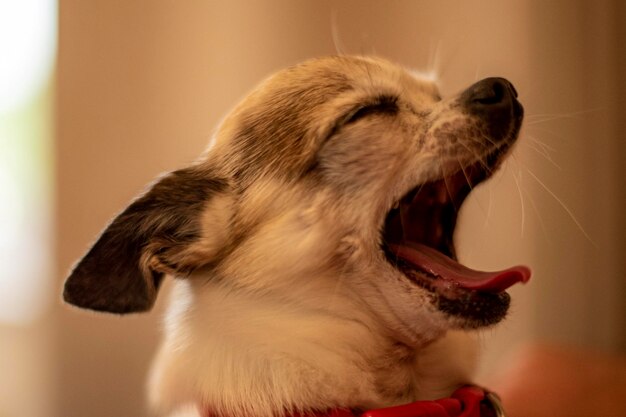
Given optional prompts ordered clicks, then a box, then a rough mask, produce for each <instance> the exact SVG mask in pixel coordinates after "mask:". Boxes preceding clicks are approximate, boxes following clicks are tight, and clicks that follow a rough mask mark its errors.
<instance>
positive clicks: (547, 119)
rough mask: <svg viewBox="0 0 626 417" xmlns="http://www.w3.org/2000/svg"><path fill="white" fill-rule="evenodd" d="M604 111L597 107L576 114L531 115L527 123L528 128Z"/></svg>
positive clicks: (528, 116) (527, 117)
mask: <svg viewBox="0 0 626 417" xmlns="http://www.w3.org/2000/svg"><path fill="white" fill-rule="evenodd" d="M602 109H603V108H602V107H597V108H593V109H587V110H580V111H575V112H570V113H545V114H531V115H527V116H526V119H527V120H528V121H527V122H526V126H532V125H534V124H539V123H546V122H551V121H553V120H562V119H573V118H576V117H577V116H581V115H584V114H588V113H594V112H597V111H600V110H602ZM535 119H536V120H535Z"/></svg>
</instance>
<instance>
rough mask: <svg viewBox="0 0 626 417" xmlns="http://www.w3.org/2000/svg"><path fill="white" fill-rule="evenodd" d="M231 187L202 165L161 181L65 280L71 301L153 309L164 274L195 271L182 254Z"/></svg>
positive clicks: (117, 309) (109, 308)
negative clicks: (205, 212) (211, 206)
mask: <svg viewBox="0 0 626 417" xmlns="http://www.w3.org/2000/svg"><path fill="white" fill-rule="evenodd" d="M226 187H227V185H226V182H225V181H224V180H221V179H218V178H216V177H215V176H214V175H212V174H211V172H210V171H208V170H206V169H201V168H198V167H194V168H186V169H182V170H179V171H175V172H172V173H170V174H168V175H166V176H165V177H163V178H162V179H160V180H159V181H158V182H157V183H156V184H155V185H153V186H152V187H151V188H150V189H149V190H148V192H147V193H145V194H144V195H143V196H141V197H139V198H138V199H137V200H136V201H134V202H133V203H132V204H131V205H130V206H128V207H127V208H126V210H124V211H123V212H122V213H121V214H120V215H118V216H117V217H116V218H115V219H114V220H113V222H111V224H110V225H109V226H108V227H107V228H106V229H105V230H104V232H103V233H102V235H101V236H100V237H99V239H98V240H97V241H96V243H95V244H94V245H93V247H92V248H91V249H90V250H89V251H88V252H87V254H86V255H85V256H84V257H83V258H82V259H81V260H80V262H78V264H77V265H76V267H75V268H74V270H73V271H72V273H71V274H70V276H69V277H68V278H67V281H66V282H65V289H64V293H63V298H64V299H65V301H67V302H68V303H71V304H73V305H75V306H78V307H82V308H88V309H92V310H98V311H105V312H111V313H119V314H124V313H133V312H140V311H146V310H149V309H150V308H151V307H152V305H153V304H154V301H155V299H156V294H157V291H158V288H159V285H160V283H161V280H162V278H163V275H164V273H166V272H168V273H177V272H179V273H182V274H184V273H188V272H190V270H192V269H193V265H189V263H187V264H185V262H184V256H180V255H181V254H184V252H185V249H186V248H189V247H190V245H192V244H193V243H194V242H197V241H198V240H199V239H200V238H201V237H202V225H201V217H202V213H203V210H204V208H205V207H206V206H207V204H209V202H210V201H211V200H212V199H213V198H214V197H215V196H216V195H217V194H219V193H221V192H223V191H224V190H225V189H226ZM179 261H181V262H179ZM208 262H210V260H207V263H208Z"/></svg>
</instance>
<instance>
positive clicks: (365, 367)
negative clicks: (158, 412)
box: [150, 280, 467, 417]
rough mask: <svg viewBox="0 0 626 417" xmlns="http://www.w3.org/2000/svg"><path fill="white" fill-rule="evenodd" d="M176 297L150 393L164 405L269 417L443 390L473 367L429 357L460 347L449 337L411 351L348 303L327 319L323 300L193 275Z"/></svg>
mask: <svg viewBox="0 0 626 417" xmlns="http://www.w3.org/2000/svg"><path fill="white" fill-rule="evenodd" d="M192 286H193V287H194V288H193V289H192V288H191V287H192ZM303 291H306V289H303ZM174 293H175V294H173V295H174V297H173V299H174V300H176V303H175V304H173V305H172V306H171V308H170V311H169V313H168V317H167V320H166V338H165V341H164V344H163V346H162V348H161V351H160V353H159V355H158V356H157V359H156V363H155V366H154V367H153V375H152V378H151V390H150V391H151V397H152V399H153V400H158V406H159V407H160V408H163V409H165V410H169V409H172V408H173V407H176V406H178V405H179V404H185V403H187V404H190V403H193V404H201V407H202V408H203V409H211V410H214V412H215V413H217V414H219V415H227V416H229V417H238V416H242V417H243V416H255V417H270V416H276V415H279V414H280V413H281V410H315V409H327V408H328V407H329V406H330V407H354V408H361V409H363V408H366V409H374V408H380V407H386V406H391V405H397V404H403V403H406V402H410V401H415V400H419V399H433V398H438V397H441V396H447V395H449V394H450V393H451V392H452V391H453V390H454V389H455V388H457V387H458V386H459V384H463V383H464V382H466V381H467V375H466V374H464V373H463V372H461V373H459V371H458V369H462V368H467V367H459V366H458V364H457V363H455V361H458V360H459V358H465V357H467V355H466V354H462V355H461V354H456V353H453V352H448V353H451V354H452V358H450V357H447V358H446V357H439V356H438V355H433V354H432V352H442V351H443V352H445V351H446V347H445V346H447V345H450V346H453V345H457V346H458V343H456V342H455V343H450V344H448V343H447V341H448V340H449V336H448V337H444V338H442V339H441V340H439V341H437V342H435V343H434V344H431V345H429V346H428V347H424V348H422V349H415V348H409V347H408V346H406V345H403V344H400V343H398V342H397V341H394V340H393V339H391V338H390V337H385V336H382V335H385V332H383V330H382V329H378V328H377V325H376V324H375V321H374V320H373V319H372V318H371V317H367V316H365V315H364V316H362V317H355V316H354V315H351V316H348V315H347V314H346V315H344V314H342V312H345V311H355V309H351V310H350V306H348V305H342V306H341V305H340V306H336V307H335V308H334V309H333V314H332V315H331V314H329V313H328V311H329V310H328V308H320V307H321V306H320V304H319V303H321V302H325V301H324V300H325V299H324V298H321V299H318V300H309V302H308V303H307V302H301V303H299V304H294V303H292V302H290V301H289V300H285V299H280V298H273V297H272V296H269V295H264V294H247V293H243V292H241V291H233V290H232V289H229V288H228V287H225V286H222V285H220V284H219V283H214V284H212V283H206V282H205V283H202V284H201V283H200V281H194V280H185V281H182V280H181V281H177V282H176V285H175V288H174ZM318 293H319V292H318ZM192 297H198V298H201V299H193V298H192ZM342 299H343V300H345V298H342ZM316 303H317V305H316ZM344 303H345V301H344ZM356 310H358V309H356ZM451 370H453V372H450V371H451Z"/></svg>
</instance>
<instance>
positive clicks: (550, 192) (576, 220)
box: [526, 167, 598, 248]
mask: <svg viewBox="0 0 626 417" xmlns="http://www.w3.org/2000/svg"><path fill="white" fill-rule="evenodd" d="M526 171H528V173H529V174H530V175H531V176H532V177H533V178H534V179H535V181H537V183H538V184H539V185H540V186H541V187H542V188H543V189H544V190H545V191H546V192H547V193H548V194H550V195H551V196H552V198H554V200H555V201H556V202H557V203H559V205H560V206H561V207H562V208H563V210H565V212H566V213H567V214H568V215H569V216H570V218H571V219H572V221H573V222H574V223H575V224H576V226H578V229H580V232H581V233H582V234H583V235H584V236H585V237H586V238H587V240H588V241H589V243H591V244H592V245H593V246H594V247H595V248H598V245H597V244H596V242H594V240H593V239H592V238H591V236H589V234H587V232H586V231H585V229H584V228H583V227H582V225H581V224H580V222H579V221H578V219H576V216H574V213H572V211H571V210H570V209H569V207H567V205H566V204H565V203H564V202H563V201H562V200H561V199H560V198H559V197H558V196H557V195H556V194H554V192H552V190H550V188H549V187H548V186H547V185H546V184H544V183H543V181H541V180H540V179H539V178H538V177H537V176H536V175H535V174H534V173H533V172H532V171H531V170H530V169H529V168H528V167H526Z"/></svg>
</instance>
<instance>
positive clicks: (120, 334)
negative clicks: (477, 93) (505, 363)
mask: <svg viewBox="0 0 626 417" xmlns="http://www.w3.org/2000/svg"><path fill="white" fill-rule="evenodd" d="M620 13H621V14H620ZM620 19H621V20H620ZM333 21H334V28H333V24H332V22H333ZM625 21H626V19H625V16H624V6H622V5H621V4H620V2H619V0H614V1H611V0H605V1H597V2H594V3H593V7H591V5H590V2H585V1H582V0H578V1H555V2H539V1H521V0H520V1H510V2H500V1H497V0H490V1H463V2H462V1H451V0H446V1H439V2H427V1H385V2H380V1H374V0H371V1H341V2H339V1H337V2H331V1H300V2H294V1H291V0H282V1H278V0H272V1H265V2H244V1H221V2H213V1H185V2H169V1H154V0H141V1H139V0H136V1H125V0H107V1H91V2H84V1H80V0H62V1H61V2H60V22H59V27H60V33H59V59H58V80H57V81H58V85H57V88H58V100H57V111H58V119H57V146H56V156H57V181H58V183H57V187H58V205H57V217H56V219H57V230H58V238H57V240H58V247H57V253H58V270H57V276H58V284H59V288H60V286H61V283H62V280H63V278H64V276H65V274H66V273H67V271H68V270H69V268H70V267H71V265H72V263H73V262H75V261H76V260H77V259H78V258H79V257H80V256H81V255H82V254H83V253H84V251H85V250H86V249H87V247H88V245H89V244H90V243H91V242H93V240H94V239H95V237H96V236H97V234H98V232H99V231H100V230H101V229H102V227H103V226H104V225H105V224H106V223H107V221H108V220H109V219H111V217H112V216H113V215H114V214H115V213H117V212H118V211H120V210H121V209H123V208H124V207H125V205H126V204H127V202H128V201H129V200H130V199H131V198H132V197H133V196H134V195H136V194H137V193H138V192H139V191H140V190H142V189H143V187H144V185H145V184H147V183H148V182H150V181H151V180H152V179H153V178H154V177H155V176H156V175H158V174H159V173H162V172H164V171H168V170H172V169H175V168H177V167H181V166H183V165H185V164H186V163H188V162H189V161H191V160H192V159H194V158H195V157H196V156H197V155H198V154H199V153H200V152H201V151H202V150H203V148H204V146H205V145H206V143H207V142H208V140H209V138H210V136H211V133H212V132H213V131H214V129H215V127H216V125H217V124H218V123H219V120H220V119H221V117H223V115H225V114H226V113H227V112H228V110H229V109H230V108H231V107H232V106H233V105H234V104H235V103H236V102H237V100H238V99H239V98H241V97H242V96H243V95H244V94H245V93H246V92H247V91H249V90H250V89H251V88H252V87H253V86H254V85H255V84H256V83H257V82H258V81H260V80H261V79H262V78H263V77H265V76H267V75H268V74H270V73H271V72H273V71H275V70H277V69H280V68H282V67H284V66H286V65H290V64H294V63H296V62H298V61H301V60H303V59H306V58H308V57H313V56H319V55H327V54H334V53H336V52H337V49H338V48H339V49H341V50H342V51H343V52H348V53H375V54H378V55H381V56H384V57H388V58H390V59H392V60H395V61H398V62H400V63H402V64H405V65H407V66H410V67H415V68H418V69H431V68H432V67H436V69H437V70H438V72H439V74H440V77H441V87H442V91H443V92H444V93H453V92H455V91H458V90H460V89H462V88H465V87H466V86H468V85H469V84H470V83H472V82H474V81H476V80H477V79H480V78H483V77H486V76H491V75H499V76H504V77H507V78H509V79H510V80H511V81H513V82H514V84H515V85H516V88H517V90H518V91H519V92H520V99H521V100H522V102H523V104H524V105H525V107H526V113H527V119H526V120H527V121H526V127H525V129H524V132H523V134H522V140H521V142H520V144H519V146H518V149H517V150H516V153H515V155H514V158H512V160H511V161H510V162H509V163H508V164H507V166H506V168H505V169H503V172H502V173H501V174H499V175H498V176H497V178H494V180H493V181H492V182H491V184H490V185H488V186H484V187H481V189H479V190H477V192H476V194H475V195H473V196H472V197H471V198H470V200H469V201H468V204H467V207H465V209H464V212H463V217H464V218H463V219H462V227H461V230H460V232H459V236H458V240H459V246H460V248H459V251H460V255H461V258H462V259H463V260H465V261H466V263H467V264H469V265H471V266H474V267H477V268H484V269H490V268H493V269H495V268H500V267H505V266H509V265H511V264H514V263H527V264H530V265H532V266H533V269H534V271H535V276H534V278H533V281H532V283H531V284H530V285H528V286H526V287H523V288H522V287H520V288H515V289H514V290H513V291H512V295H513V297H514V308H513V309H512V310H513V311H512V316H511V318H510V319H509V320H508V321H507V322H506V323H504V324H503V325H501V326H500V327H499V328H498V329H497V330H493V331H492V330H489V331H486V332H484V333H483V335H482V336H481V338H482V340H484V346H485V348H484V350H485V353H486V357H487V358H488V359H487V360H486V361H485V363H484V365H483V373H488V372H489V371H490V370H491V369H493V368H495V367H497V366H499V364H500V363H501V361H502V360H503V358H506V356H507V354H508V353H509V352H510V351H511V350H514V349H515V348H516V347H517V346H519V345H521V344H523V343H526V342H528V341H533V340H545V341H552V342H560V343H567V344H573V345H579V346H588V347H594V348H598V349H604V350H620V349H622V350H624V349H626V343H625V340H626V339H625V333H624V332H625V331H624V329H625V327H626V326H625V323H624V321H625V314H624V302H625V299H626V297H625V292H624V283H623V280H624V260H623V258H622V254H623V253H624V237H623V230H624V217H623V212H624V181H623V178H625V175H624V168H623V167H621V166H620V164H621V161H622V160H623V156H624V145H623V142H624V141H623V139H621V136H620V133H621V131H623V128H624V127H625V126H624V118H623V117H621V113H620V112H621V109H623V108H624V102H623V99H622V98H621V97H624V93H625V92H626V91H625V90H624V78H623V77H624V76H623V74H624V73H625V72H624V65H625V63H624V57H623V53H622V54H621V55H620V54H618V51H619V48H620V46H619V44H618V41H619V39H624V36H623V35H624V33H623V27H624V25H623V24H621V25H620V22H621V23H624V22H625ZM618 30H620V31H621V35H622V36H621V38H620V37H618V33H617V31H618ZM333 31H334V32H335V35H336V36H335V39H333ZM618 58H619V61H618ZM618 86H619V87H618ZM557 166H558V167H557ZM518 187H519V188H518ZM570 214H571V215H573V217H574V218H575V219H573V218H572V216H571V215H570ZM166 292H167V286H166V288H165V291H164V292H162V294H161V297H160V299H159V301H158V303H157V307H156V309H155V310H154V311H152V312H150V313H148V314H143V315H137V316H132V317H124V318H120V317H113V316H105V315H96V314H91V313H88V312H82V311H78V310H75V309H72V308H69V307H67V306H61V305H59V306H58V308H57V309H56V311H55V314H54V320H56V322H54V323H53V322H52V319H51V322H50V325H51V326H55V327H56V326H58V337H57V339H58V343H57V345H56V346H57V348H58V355H57V356H58V357H57V358H56V361H57V370H56V374H55V375H56V378H57V380H56V384H55V386H54V388H53V389H54V390H55V395H56V397H57V398H58V401H57V403H58V406H57V409H56V410H55V412H54V415H58V416H63V417H73V416H77V417H78V416H90V417H99V416H103V417H104V416H119V417H122V416H141V415H147V411H146V409H145V407H144V393H143V389H144V381H145V376H146V372H147V369H148V367H149V364H150V360H151V356H152V354H153V352H154V350H155V347H156V345H157V343H158V339H159V327H160V324H159V318H160V316H161V314H162V310H163V306H164V304H165V303H166V301H167V300H166V298H167V297H166V294H165V293H166ZM50 415H52V413H51V414H50Z"/></svg>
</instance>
